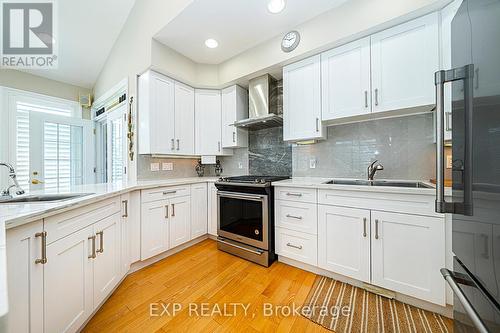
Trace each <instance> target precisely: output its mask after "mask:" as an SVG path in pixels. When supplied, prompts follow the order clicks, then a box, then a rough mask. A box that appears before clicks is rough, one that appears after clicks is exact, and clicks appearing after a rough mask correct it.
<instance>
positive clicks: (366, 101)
mask: <svg viewBox="0 0 500 333" xmlns="http://www.w3.org/2000/svg"><path fill="white" fill-rule="evenodd" d="M365 108H368V91H366V90H365Z"/></svg>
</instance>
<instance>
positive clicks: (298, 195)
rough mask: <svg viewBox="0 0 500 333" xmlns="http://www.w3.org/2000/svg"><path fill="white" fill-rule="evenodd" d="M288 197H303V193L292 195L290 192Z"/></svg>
mask: <svg viewBox="0 0 500 333" xmlns="http://www.w3.org/2000/svg"><path fill="white" fill-rule="evenodd" d="M286 195H288V196H289V197H301V196H302V193H290V192H288V193H287V194H286Z"/></svg>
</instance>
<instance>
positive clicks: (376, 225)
mask: <svg viewBox="0 0 500 333" xmlns="http://www.w3.org/2000/svg"><path fill="white" fill-rule="evenodd" d="M375 239H378V220H375Z"/></svg>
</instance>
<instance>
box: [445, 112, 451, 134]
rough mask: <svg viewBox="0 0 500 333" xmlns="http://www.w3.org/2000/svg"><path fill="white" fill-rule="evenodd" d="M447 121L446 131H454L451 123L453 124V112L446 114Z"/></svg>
mask: <svg viewBox="0 0 500 333" xmlns="http://www.w3.org/2000/svg"><path fill="white" fill-rule="evenodd" d="M445 117H446V119H445V121H446V131H451V130H452V127H451V122H452V117H451V112H446V113H445Z"/></svg>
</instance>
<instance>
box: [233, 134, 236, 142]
mask: <svg viewBox="0 0 500 333" xmlns="http://www.w3.org/2000/svg"><path fill="white" fill-rule="evenodd" d="M233 142H236V132H233Z"/></svg>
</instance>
